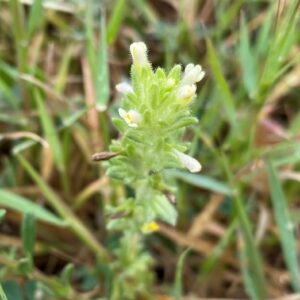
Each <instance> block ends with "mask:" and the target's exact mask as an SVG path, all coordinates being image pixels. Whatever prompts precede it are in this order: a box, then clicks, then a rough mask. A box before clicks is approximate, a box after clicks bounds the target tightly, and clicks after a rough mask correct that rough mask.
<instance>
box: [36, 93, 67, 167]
mask: <svg viewBox="0 0 300 300" xmlns="http://www.w3.org/2000/svg"><path fill="white" fill-rule="evenodd" d="M34 95H35V101H36V105H37V109H38V112H39V117H40V121H41V124H42V127H43V131H44V135H45V137H46V140H47V141H48V143H49V145H50V148H51V150H52V153H53V156H54V160H55V163H56V166H57V168H58V169H59V170H60V171H64V170H65V165H64V158H63V151H62V147H61V144H60V142H59V139H58V135H57V131H56V128H55V126H54V124H53V121H52V119H51V118H50V116H49V114H48V112H47V110H46V107H45V104H44V102H43V100H42V98H41V94H40V92H38V91H37V90H35V93H34Z"/></svg>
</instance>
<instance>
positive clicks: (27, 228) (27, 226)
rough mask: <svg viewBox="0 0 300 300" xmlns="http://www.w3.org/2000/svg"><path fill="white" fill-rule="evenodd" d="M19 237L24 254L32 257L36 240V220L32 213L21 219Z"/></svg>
mask: <svg viewBox="0 0 300 300" xmlns="http://www.w3.org/2000/svg"><path fill="white" fill-rule="evenodd" d="M21 237H22V242H23V248H24V251H25V253H26V254H27V255H29V256H30V257H32V254H33V248H34V243H35V238H36V220H35V217H34V215H33V214H32V213H26V214H25V215H24V217H23V221H22V227H21Z"/></svg>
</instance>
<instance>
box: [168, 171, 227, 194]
mask: <svg viewBox="0 0 300 300" xmlns="http://www.w3.org/2000/svg"><path fill="white" fill-rule="evenodd" d="M168 174H170V175H171V176H174V177H176V178H178V179H181V180H182V181H184V182H186V183H189V184H191V185H193V186H196V187H199V188H203V189H207V190H210V191H213V192H215V193H220V194H224V195H232V193H233V191H232V189H231V188H230V187H229V186H228V185H226V184H225V183H223V182H220V181H218V180H216V179H213V178H211V177H208V176H205V175H198V174H197V175H196V174H191V173H188V172H184V171H178V170H176V171H170V172H168Z"/></svg>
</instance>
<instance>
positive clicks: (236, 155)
mask: <svg viewBox="0 0 300 300" xmlns="http://www.w3.org/2000/svg"><path fill="white" fill-rule="evenodd" d="M22 2H23V1H18V0H9V1H6V0H5V1H4V0H0V6H1V9H0V206H1V207H0V221H1V227H0V282H1V286H0V299H1V300H7V299H8V300H19V299H10V298H11V296H10V295H13V294H11V289H10V287H11V286H16V287H18V291H19V290H20V293H21V295H23V296H24V297H25V295H26V297H27V298H28V297H29V298H30V297H31V296H28V295H31V294H32V293H37V291H41V292H42V293H44V294H45V295H47V296H46V298H45V299H48V298H49V299H84V300H89V299H90V300H92V299H112V300H114V298H113V297H114V295H116V294H118V293H119V294H120V295H122V293H123V292H124V291H115V290H114V289H115V288H116V286H117V284H116V282H117V280H119V279H117V278H112V274H113V272H112V270H114V268H117V267H116V266H117V264H116V253H117V252H118V250H119V249H120V248H118V247H119V240H120V239H119V236H118V235H116V234H111V233H108V232H107V230H106V227H105V224H106V221H107V220H108V218H119V217H122V216H118V214H116V215H109V214H108V215H107V214H105V213H104V207H106V206H107V205H112V206H113V205H115V204H117V203H119V202H120V199H123V198H124V197H125V196H128V197H130V196H132V191H131V189H130V188H128V187H127V186H125V185H123V184H122V183H121V182H119V181H114V180H110V179H109V178H108V177H107V176H106V174H105V165H104V164H97V163H92V162H91V156H92V154H93V153H94V152H99V151H105V150H107V149H108V145H109V144H110V143H111V140H112V139H115V138H117V132H116V130H115V128H114V126H113V125H112V122H111V121H110V120H111V118H112V117H117V109H118V106H119V103H120V102H119V100H120V99H119V95H118V94H117V93H116V92H115V89H114V86H115V85H116V84H117V83H119V82H120V81H121V80H124V79H126V74H128V72H129V66H130V56H129V52H128V48H129V45H130V43H131V42H133V41H138V40H142V41H144V42H145V43H146V44H147V45H148V48H149V53H150V54H151V60H152V61H153V68H156V67H158V66H163V67H167V68H171V66H172V65H173V64H175V63H178V64H182V65H186V64H188V63H190V62H192V63H194V64H198V63H199V64H201V65H202V66H203V69H204V70H205V71H206V77H205V79H204V80H203V81H201V83H199V86H198V90H199V97H198V98H197V99H195V100H194V103H193V105H192V108H191V109H193V111H194V112H195V113H196V115H197V116H198V117H199V119H200V121H199V123H198V124H196V125H194V126H193V127H192V128H191V129H190V130H189V131H188V132H187V133H186V135H185V140H186V141H187V142H190V143H191V147H190V148H191V154H192V155H193V156H194V157H196V158H197V159H199V161H200V162H201V164H202V167H203V169H202V171H201V173H200V174H190V173H187V172H185V171H180V170H168V172H167V173H166V175H167V177H168V180H169V181H170V182H172V183H173V184H174V186H176V189H174V190H170V191H167V190H165V192H166V193H167V194H168V196H170V194H171V193H172V194H175V195H176V201H177V204H176V205H177V208H178V211H179V214H178V218H179V220H178V223H177V226H176V227H175V228H173V229H170V232H169V231H166V230H163V229H162V230H161V232H160V233H157V234H154V235H150V236H147V238H145V249H147V251H148V252H149V254H150V255H151V256H152V257H153V259H154V265H153V268H152V270H149V272H148V273H147V274H146V275H145V277H141V278H140V281H141V284H143V283H145V282H146V281H147V282H148V280H150V279H151V277H153V278H154V279H155V280H153V282H154V283H153V284H152V286H153V289H152V290H151V291H149V295H139V296H140V297H139V299H147V300H148V299H150V298H151V294H152V296H153V297H152V298H153V299H158V300H163V299H181V297H183V296H187V297H188V296H189V295H196V296H199V297H200V296H201V297H206V298H218V297H222V298H228V299H231V298H247V297H248V298H249V299H259V300H261V299H269V298H278V297H280V296H283V295H288V294H293V293H300V284H299V282H300V280H299V277H300V275H299V274H300V273H299V257H298V253H299V243H298V234H297V230H295V229H297V226H298V224H299V222H298V221H297V220H299V215H300V211H299V209H298V207H299V204H300V203H299V197H298V195H299V191H300V189H299V166H300V164H299V162H300V155H299V141H298V140H299V129H300V121H299V120H300V105H299V84H300V81H299V79H298V78H299V68H300V55H299V45H300V32H299V25H300V9H299V6H300V1H298V0H291V1H283V0H282V1H281V0H278V1H250V0H249V1H246V0H240V1H232V0H222V1H200V0H195V1H188V0H181V1H178V2H176V1H163V0H157V1H154V0H147V1H146V0H143V1H140V0H128V1H125V0H113V1H107V0H106V1H101V3H100V2H99V1H96V0H94V1H79V0H69V1H65V2H62V1H56V0H53V1H51V2H48V1H42V0H36V1H33V4H30V5H28V4H26V5H24V4H22ZM161 114H162V117H163V115H164V112H161ZM153 134H154V133H153ZM99 178H101V180H99ZM102 179H103V180H102ZM161 189H162V190H164V189H165V187H161ZM215 196H218V197H219V196H220V197H222V204H221V205H220V206H219V207H218V208H216V209H215V210H214V211H211V206H210V204H211V203H213V199H214V197H215ZM172 201H173V200H172ZM1 208H3V209H5V211H4V210H3V209H1ZM262 208H263V209H264V210H265V211H266V212H267V215H268V216H269V218H268V222H267V223H265V224H264V223H263V222H262V221H261V220H262V218H263V216H262V214H261V213H260V211H261V210H262ZM172 209H173V207H172ZM163 213H164V211H162V214H163ZM174 214H175V210H174ZM203 219H204V220H206V222H204V223H203V222H202V221H201V220H203ZM199 220H200V221H199ZM193 226H195V227H194V230H193V231H196V232H199V235H196V236H192V235H190V234H189V230H190V228H193ZM259 230H260V231H262V232H263V239H262V240H260V241H257V240H256V232H257V231H259ZM124 231H125V232H126V228H124ZM187 245H188V246H189V249H191V250H188V252H187V251H184V250H183V246H187ZM127 250H128V249H127ZM130 253H131V252H130V251H129V250H128V251H127V252H126V253H125V252H124V253H123V254H124V255H123V256H122V253H118V255H117V256H118V257H119V259H123V260H124V262H128V261H132V258H130V259H129V257H128V256H126V255H129V254H130ZM132 253H134V251H132ZM187 253H188V254H189V255H187ZM142 259H145V260H146V259H148V257H143V258H142ZM124 262H123V263H124ZM124 265H125V263H124ZM176 265H177V268H176V267H175V266H176ZM137 266H138V263H137ZM183 269H184V275H183V273H182V272H183ZM130 270H131V269H130ZM126 271H128V270H122V272H126ZM281 275H282V278H284V279H285V281H284V280H283V281H282V282H281V281H280V282H278V276H281ZM287 275H288V276H287ZM149 278H150V279H149ZM150 281H151V280H150ZM32 282H34V283H32ZM129 284H130V283H129ZM28 286H29V287H30V288H29V287H28ZM125 286H126V285H125ZM174 287H175V294H174V291H172V289H174ZM30 293H31V294H30ZM5 294H7V297H6V296H5ZM174 295H175V298H172V297H174ZM163 296H169V297H170V298H163ZM149 297H150V298H149ZM27 298H26V299H27ZM29 298H28V299H29ZM20 299H21V298H20ZM24 299H25V298H24ZM187 299H189V298H187ZM129 300H130V299H129Z"/></svg>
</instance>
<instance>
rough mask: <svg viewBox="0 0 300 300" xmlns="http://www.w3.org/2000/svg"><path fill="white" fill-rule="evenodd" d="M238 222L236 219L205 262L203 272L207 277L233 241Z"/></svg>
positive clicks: (202, 267) (202, 266)
mask: <svg viewBox="0 0 300 300" xmlns="http://www.w3.org/2000/svg"><path fill="white" fill-rule="evenodd" d="M237 225H238V222H237V220H236V219H235V220H234V221H232V222H231V224H230V226H229V227H228V228H227V229H226V231H225V233H224V235H223V236H222V239H221V240H220V241H219V242H218V244H217V245H216V246H215V247H214V249H213V250H212V252H211V253H210V254H209V256H208V257H207V258H206V259H205V260H204V262H203V263H202V264H201V272H202V273H203V274H204V275H206V274H209V273H210V272H211V270H212V269H213V268H214V266H215V265H216V264H217V262H218V260H219V258H220V257H221V256H222V254H223V253H224V251H225V249H226V247H227V246H228V245H229V243H230V241H231V240H232V236H233V233H234V232H235V230H236V228H237Z"/></svg>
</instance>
